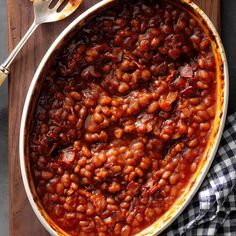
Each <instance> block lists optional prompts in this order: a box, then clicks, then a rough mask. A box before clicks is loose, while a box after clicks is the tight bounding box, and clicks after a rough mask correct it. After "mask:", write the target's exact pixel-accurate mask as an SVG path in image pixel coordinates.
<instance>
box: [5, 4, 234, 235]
mask: <svg viewBox="0 0 236 236" xmlns="http://www.w3.org/2000/svg"><path fill="white" fill-rule="evenodd" d="M213 1H214V0H213ZM221 15H222V27H221V35H222V40H223V44H224V46H225V50H226V54H227V58H228V63H229V74H230V95H229V110H228V113H233V112H234V111H236V99H235V98H236V62H235V58H236V1H235V0H222V12H221ZM0 45H1V47H0V60H1V61H2V60H3V59H4V58H5V57H6V54H7V30H6V3H5V1H4V0H0ZM234 95H235V97H234ZM7 96H8V93H7V83H5V84H4V85H3V87H1V88H0V147H1V148H0V204H1V209H0V235H1V236H7V235H9V230H8V179H7V176H8V173H7V171H8V164H7V138H8V136H7V126H8V124H7V112H8V109H7V101H8V99H7ZM9 138H11V137H9ZM16 236H18V235H16ZM19 236H21V235H19Z"/></svg>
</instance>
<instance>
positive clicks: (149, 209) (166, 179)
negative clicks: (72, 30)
mask: <svg viewBox="0 0 236 236" xmlns="http://www.w3.org/2000/svg"><path fill="white" fill-rule="evenodd" d="M215 104H216V63H215V58H214V54H213V52H212V47H211V43H210V38H209V37H208V36H207V35H206V33H205V32H204V31H203V29H202V28H201V27H200V25H199V24H198V23H197V21H196V20H195V19H193V18H192V17H191V15H190V14H188V13H187V12H185V11H184V10H182V9H181V8H179V7H177V6H175V5H172V4H170V3H167V2H166V1H154V0H149V1H142V0H140V1H131V2H129V3H128V4H121V5H120V6H118V7H114V8H112V9H110V10H107V11H106V13H104V14H103V15H101V16H97V17H96V18H94V19H93V20H92V21H91V22H90V23H89V24H88V25H87V26H85V27H84V28H83V29H82V30H80V31H79V32H78V33H77V34H76V36H75V37H74V38H73V40H72V41H71V42H70V43H69V44H68V46H67V47H66V48H65V49H64V50H63V51H62V53H61V55H60V57H58V58H57V60H56V62H55V64H54V65H53V66H52V67H51V69H50V71H49V72H48V74H47V76H46V78H45V82H44V84H43V87H42V92H41V94H40V97H39V101H38V105H37V108H36V111H35V116H34V119H33V121H32V124H31V127H32V128H31V138H30V140H31V141H30V161H31V169H32V173H33V176H34V181H35V186H36V190H37V193H38V195H39V197H40V199H41V200H42V204H43V206H44V208H45V210H46V211H47V213H48V214H49V215H50V217H51V218H52V219H53V220H55V222H56V223H57V224H58V225H59V226H60V227H61V228H62V229H63V230H65V231H66V232H67V233H69V234H71V235H79V236H84V235H91V236H93V235H94V236H97V235H98V236H109V235H122V236H128V235H134V234H136V233H138V232H140V231H141V230H143V229H144V228H146V227H148V226H150V225H151V224H152V223H153V222H154V221H155V220H157V219H158V218H159V217H161V216H162V215H163V214H164V213H165V212H166V211H167V210H168V209H169V208H170V207H171V206H172V204H173V203H174V202H175V200H176V199H177V198H178V196H180V195H181V193H182V192H183V190H184V187H185V186H186V184H187V183H188V181H189V180H190V178H191V176H192V175H193V173H195V171H196V170H197V168H198V163H199V160H200V158H201V157H202V154H203V152H204V150H205V148H206V145H207V142H208V138H209V135H210V132H211V128H212V121H213V120H214V117H215Z"/></svg>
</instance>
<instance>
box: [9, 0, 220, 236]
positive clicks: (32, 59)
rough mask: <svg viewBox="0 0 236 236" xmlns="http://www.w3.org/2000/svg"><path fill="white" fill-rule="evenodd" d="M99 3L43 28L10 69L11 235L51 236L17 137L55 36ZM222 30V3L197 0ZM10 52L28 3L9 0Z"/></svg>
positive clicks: (25, 23) (29, 15)
mask: <svg viewBox="0 0 236 236" xmlns="http://www.w3.org/2000/svg"><path fill="white" fill-rule="evenodd" d="M96 2H99V0H85V1H84V3H83V4H82V5H81V7H80V9H79V10H77V11H76V12H75V13H74V14H73V16H71V17H69V18H67V19H66V20H63V21H61V22H57V23H51V24H47V25H43V26H40V27H39V28H38V30H37V32H36V33H35V34H34V36H33V37H31V39H30V40H29V41H28V43H27V44H26V45H25V47H24V48H23V50H22V51H21V53H20V54H19V56H18V57H17V59H16V60H15V62H14V64H13V65H12V67H11V76H10V79H9V131H8V132H9V145H8V158H9V191H10V196H9V210H10V212H9V216H10V217H9V225H10V235H12V236H32V235H33V236H45V235H49V234H48V233H47V232H46V230H45V229H44V228H43V226H42V225H41V224H40V222H39V221H38V219H37V218H36V216H35V214H34V213H33V211H32V209H31V207H30V205H29V202H28V200H27V197H26V194H25V190H24V186H23V183H22V179H21V174H20V167H19V149H18V148H19V146H18V140H19V139H18V136H19V127H20V120H21V113H22V109H23V104H24V100H25V96H26V93H27V90H28V87H29V84H30V82H31V79H32V77H33V75H34V72H35V70H36V68H37V66H38V64H39V63H40V61H41V59H42V57H43V55H44V54H45V52H46V50H47V49H48V48H49V46H50V45H51V43H52V42H53V41H54V40H55V38H56V36H57V35H58V34H59V33H60V32H61V31H62V30H63V29H64V28H65V27H66V26H67V25H68V24H69V23H70V22H71V21H72V20H73V19H74V18H75V17H76V16H78V15H79V14H80V13H81V12H83V11H84V10H86V9H87V8H89V7H90V6H92V5H93V4H95V3H96ZM195 2H196V3H197V4H198V5H199V6H200V7H201V8H202V9H203V10H204V11H205V12H206V13H207V14H208V15H209V17H210V18H211V19H212V21H213V23H214V24H215V25H216V27H217V28H218V30H220V0H196V1H195ZM7 3H8V36H9V51H11V50H12V48H13V47H15V45H16V44H17V42H18V41H19V40H20V38H21V37H22V36H23V34H24V33H25V32H26V31H27V29H28V28H29V26H30V24H31V23H32V22H33V9H32V5H31V3H30V1H29V0H7Z"/></svg>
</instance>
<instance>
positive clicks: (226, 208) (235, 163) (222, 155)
mask: <svg viewBox="0 0 236 236" xmlns="http://www.w3.org/2000/svg"><path fill="white" fill-rule="evenodd" d="M161 235H162V236H164V235H165V236H166V235H167V236H185V235H186V236H215V235H217V236H220V235H224V236H225V235H226V236H227V235H229V236H231V235H236V113H234V114H232V115H230V116H228V118H227V122H226V126H225V130H224V133H223V136H222V140H221V143H220V146H219V149H218V152H217V154H216V157H215V159H214V162H213V164H212V166H211V168H210V171H209V173H208V174H207V177H206V178H205V180H204V182H203V184H202V186H201V187H200V189H199V191H198V192H197V194H196V195H195V197H194V198H193V200H192V201H191V202H190V204H189V205H188V207H187V208H186V209H185V210H184V211H183V213H182V214H181V215H180V216H179V217H178V218H177V220H176V221H175V222H174V223H173V224H172V225H171V226H170V227H169V228H168V229H167V230H165V231H164V232H163V233H162V234H161Z"/></svg>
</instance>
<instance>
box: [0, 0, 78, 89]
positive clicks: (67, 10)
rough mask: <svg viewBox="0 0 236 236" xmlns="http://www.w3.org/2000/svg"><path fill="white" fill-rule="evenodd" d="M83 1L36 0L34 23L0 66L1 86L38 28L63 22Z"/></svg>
mask: <svg viewBox="0 0 236 236" xmlns="http://www.w3.org/2000/svg"><path fill="white" fill-rule="evenodd" d="M81 2H82V0H69V1H68V0H34V1H33V6H34V22H33V24H32V25H31V27H30V28H29V30H28V31H27V32H26V34H25V35H24V37H23V38H22V39H21V40H20V42H19V43H18V45H17V46H16V47H15V49H14V50H13V51H12V52H11V54H10V55H9V57H8V58H7V59H6V61H5V62H4V63H3V64H2V65H0V86H1V85H2V83H3V82H4V80H5V79H6V78H7V77H8V74H9V67H10V65H11V63H12V62H13V60H14V59H15V57H16V56H17V54H18V53H19V51H20V50H21V48H22V47H23V46H24V44H25V43H26V41H27V40H28V39H29V37H30V36H31V35H32V34H33V33H34V31H35V30H36V29H37V27H38V26H39V25H41V24H43V23H49V22H55V21H59V20H62V19H64V18H66V17H67V16H69V15H70V14H71V13H73V12H74V11H75V10H76V9H77V8H78V7H79V5H80V4H81Z"/></svg>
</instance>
